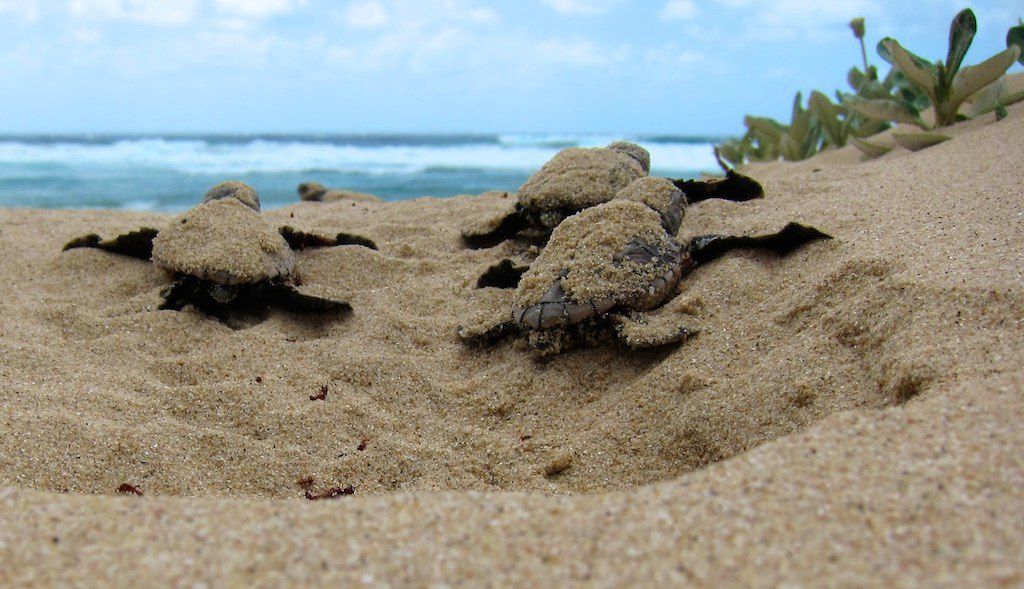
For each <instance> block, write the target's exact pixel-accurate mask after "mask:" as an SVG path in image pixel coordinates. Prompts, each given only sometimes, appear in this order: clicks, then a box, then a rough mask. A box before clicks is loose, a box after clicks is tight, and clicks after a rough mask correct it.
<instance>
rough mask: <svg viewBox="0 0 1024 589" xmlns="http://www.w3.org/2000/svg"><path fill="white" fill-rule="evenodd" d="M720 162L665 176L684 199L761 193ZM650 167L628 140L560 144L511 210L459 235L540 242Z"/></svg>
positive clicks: (474, 242)
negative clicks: (704, 174) (715, 174)
mask: <svg viewBox="0 0 1024 589" xmlns="http://www.w3.org/2000/svg"><path fill="white" fill-rule="evenodd" d="M716 157H717V152H716ZM718 163H719V165H721V166H722V168H723V169H724V170H725V171H726V177H725V178H719V179H711V180H671V179H669V181H670V182H672V183H673V184H674V185H675V186H676V187H677V188H679V189H680V190H682V191H683V193H684V194H685V197H686V201H685V202H686V203H694V202H697V201H700V200H705V199H708V198H722V199H726V200H734V201H744V200H750V199H753V198H760V197H762V196H764V190H763V189H762V188H761V185H760V184H758V183H757V182H756V181H755V180H753V179H752V178H749V177H747V176H744V175H742V174H739V173H737V172H736V171H735V170H732V169H731V168H729V167H728V166H727V165H726V164H725V163H724V162H723V161H722V160H721V158H718ZM650 169H651V156H650V154H649V153H648V152H647V150H646V149H644V148H643V147H641V146H639V145H637V144H635V143H630V142H627V141H615V142H612V143H610V144H608V146H606V147H592V148H583V147H569V148H566V149H563V150H561V151H559V152H558V153H557V154H555V156H554V157H553V158H551V159H550V160H549V161H548V162H547V163H545V164H544V165H543V166H542V167H541V169H540V170H538V171H537V173H535V174H534V175H533V176H531V177H530V178H529V179H528V180H527V181H526V182H525V183H524V184H523V185H522V186H521V187H520V188H519V192H518V195H517V199H516V203H515V205H514V207H513V210H512V211H511V212H510V213H508V214H506V215H504V216H502V217H498V218H495V219H491V220H489V221H488V222H487V223H485V224H484V225H483V226H481V227H477V228H472V229H468V230H466V231H463V233H462V241H463V243H464V244H465V245H466V246H467V247H470V248H474V249H478V248H486V247H492V246H495V245H497V244H499V243H501V242H502V241H504V240H506V239H510V238H513V237H521V238H524V239H526V240H527V241H530V242H534V243H544V242H545V241H546V240H547V238H548V236H549V235H550V234H551V231H552V230H553V229H554V228H555V227H557V226H558V224H559V223H561V222H562V220H563V219H565V218H566V217H569V216H570V215H574V214H576V213H578V212H579V211H582V210H583V209H586V208H588V207H592V206H595V205H599V204H601V203H604V202H608V201H609V200H611V199H612V198H614V197H615V195H616V194H617V193H618V192H619V191H620V190H622V189H623V188H625V187H626V186H628V185H629V184H631V183H632V182H634V181H635V180H637V179H639V178H644V177H648V176H649V173H650Z"/></svg>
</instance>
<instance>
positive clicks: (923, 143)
mask: <svg viewBox="0 0 1024 589" xmlns="http://www.w3.org/2000/svg"><path fill="white" fill-rule="evenodd" d="M892 138H893V139H894V140H895V141H896V143H898V144H900V146H901V147H904V148H905V149H909V150H910V151H919V150H922V149H925V148H927V147H931V146H933V145H938V144H939V143H942V142H943V141H948V140H949V139H952V138H951V137H950V136H949V135H941V134H939V133H893V134H892Z"/></svg>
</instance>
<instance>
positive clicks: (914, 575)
mask: <svg viewBox="0 0 1024 589" xmlns="http://www.w3.org/2000/svg"><path fill="white" fill-rule="evenodd" d="M951 133H952V134H953V135H954V136H955V137H954V139H953V140H952V141H948V142H946V143H944V144H940V145H938V146H936V147H933V148H930V149H927V150H925V151H921V152H917V153H909V152H906V151H903V150H898V151H894V152H893V153H890V154H888V155H886V156H884V157H882V158H879V159H877V160H873V161H870V162H860V161H859V160H860V157H859V153H858V152H856V151H855V150H853V149H852V148H845V149H841V150H838V151H834V152H827V153H824V154H821V155H820V156H818V157H816V158H814V159H811V160H808V161H805V162H800V163H795V164H791V163H773V164H759V165H753V166H748V167H747V168H746V172H747V173H749V174H751V175H752V176H754V177H756V178H758V179H759V180H761V181H762V182H763V183H764V185H765V189H766V194H767V196H766V198H765V199H763V200H760V201H753V202H747V203H729V202H721V201H706V202H702V203H698V204H696V205H694V206H692V207H690V208H689V210H688V211H687V213H686V218H685V219H684V221H683V228H682V229H681V231H680V235H682V236H692V235H698V234H702V233H711V232H723V233H737V234H739V233H742V234H748V233H761V232H767V231H774V230H776V229H778V228H779V227H781V226H782V225H783V224H785V223H786V222H788V221H791V220H795V221H800V222H803V223H807V224H811V225H814V226H816V227H818V228H820V229H822V230H824V231H826V232H828V233H830V234H832V235H833V236H834V237H835V239H833V240H831V241H827V242H815V243H812V244H809V245H808V246H806V247H804V248H802V249H800V250H798V251H797V252H795V253H793V254H791V255H789V256H787V257H785V258H781V259H780V258H778V257H774V256H771V255H767V254H763V253H742V252H740V253H733V254H730V255H728V256H726V257H725V258H723V259H721V260H719V261H716V262H714V263H712V264H709V265H707V266H704V267H701V268H699V269H698V270H697V271H696V272H694V273H693V274H692V275H691V276H689V277H688V278H687V279H686V280H685V282H684V283H683V285H682V286H681V289H680V290H681V292H680V294H679V295H678V297H676V298H675V299H674V300H673V301H672V302H671V303H669V304H668V305H666V306H665V307H664V309H663V310H662V311H661V312H660V314H661V319H662V320H665V321H675V322H678V323H679V324H680V325H683V324H685V325H689V326H692V327H694V328H697V329H699V330H700V333H699V335H697V336H696V337H695V338H693V339H690V340H688V341H686V342H685V343H683V344H682V345H681V346H679V347H677V348H674V349H669V350H661V351H646V352H642V353H627V352H625V351H624V350H623V349H621V348H617V347H614V346H605V347H597V348H590V349H584V350H576V351H572V352H569V353H565V354H562V355H560V356H558V357H556V358H555V359H553V360H551V361H548V362H544V363H538V362H536V361H534V360H533V358H532V356H531V355H530V354H529V353H528V351H526V350H524V349H522V347H521V346H519V345H516V344H515V343H509V344H505V345H501V346H498V347H495V348H493V349H489V350H472V349H466V348H464V347H463V346H462V345H461V344H460V342H459V341H458V339H457V338H456V336H455V332H456V329H457V327H458V326H459V325H462V324H468V323H472V322H474V321H479V320H481V319H483V318H487V317H489V316H493V315H495V314H497V313H501V312H502V310H503V309H507V308H508V305H509V303H510V301H511V300H512V295H513V293H512V291H509V290H499V289H480V290H477V289H475V288H474V284H475V280H476V277H477V276H478V275H479V274H480V273H481V272H482V271H483V270H484V269H485V268H487V267H488V266H489V265H491V264H493V263H495V262H497V261H498V260H500V259H501V258H503V257H505V256H509V255H512V256H516V255H518V254H520V253H521V252H520V250H519V249H518V248H517V246H516V245H515V244H513V243H506V244H503V245H500V246H498V247H496V248H492V249H484V250H467V249H463V248H462V247H461V245H460V241H459V233H460V229H461V228H463V227H465V226H469V225H473V224H480V223H483V222H485V221H486V220H487V219H489V218H491V217H494V216H496V215H498V214H500V213H501V212H502V211H503V210H505V209H507V208H508V207H509V206H511V202H512V199H513V198H514V197H512V196H508V195H505V196H503V195H502V194H501V193H488V194H485V195H482V196H465V197H457V198H452V199H434V198H421V199H417V200H412V201H404V202H395V203H383V202H371V201H358V202H353V201H341V202H335V203H329V204H317V203H298V204H296V205H294V206H291V207H288V208H285V209H282V210H276V211H269V212H266V213H264V215H265V216H266V217H267V218H268V219H269V220H270V221H271V222H272V223H274V224H277V225H280V224H290V225H293V226H295V227H297V228H300V229H304V230H321V231H324V232H328V231H331V232H333V231H347V232H352V233H359V234H363V235H366V236H368V237H370V238H372V239H373V240H375V241H376V243H377V244H378V245H379V246H380V251H379V252H377V251H371V250H368V249H366V248H361V247H340V248H328V249H321V250H309V251H305V252H302V253H300V254H299V256H298V261H297V267H298V271H299V272H300V274H301V276H302V280H303V284H304V285H307V286H309V287H310V288H320V289H322V290H323V291H324V292H329V293H331V294H333V295H335V296H338V297H340V298H343V299H344V300H348V301H349V302H350V303H351V304H352V306H353V309H354V311H353V313H352V314H351V315H350V316H348V317H345V318H342V319H341V320H339V321H336V322H333V323H324V324H318V323H317V322H316V321H312V320H310V319H307V318H303V317H300V316H296V315H291V314H288V313H284V312H272V313H271V314H270V315H269V316H268V317H267V318H266V320H265V321H262V322H257V321H251V322H248V323H245V324H242V325H235V326H234V328H232V327H228V326H227V325H224V324H222V323H219V322H217V321H215V320H212V319H210V318H207V317H204V316H203V315H200V314H198V313H196V312H193V311H185V312H180V313H179V312H174V311H157V310H155V309H156V307H157V305H158V304H159V301H160V298H159V291H160V287H161V286H162V285H163V284H165V283H166V281H167V278H166V277H165V276H164V275H163V274H162V273H161V272H160V271H159V270H158V269H156V268H155V267H153V266H152V264H150V263H148V262H142V261H138V260H133V259H127V258H122V257H118V256H115V255H111V254H108V253H105V252H100V251H96V250H85V249H79V250H73V251H69V252H64V253H61V252H60V248H61V246H62V245H63V244H64V243H65V242H66V241H67V240H68V239H70V238H72V237H75V236H78V235H80V234H83V233H89V232H92V231H96V232H99V233H100V234H102V235H104V236H110V235H113V234H115V233H119V232H122V231H126V230H130V229H135V228H137V227H139V226H141V225H146V224H149V225H153V226H155V227H160V226H162V225H163V224H166V223H167V222H168V221H169V220H170V219H171V218H172V217H171V216H170V215H162V214H143V213H131V212H105V211H39V210H10V209H7V210H0V248H2V249H0V251H2V252H3V253H4V255H3V256H2V258H0V271H2V275H3V276H4V278H5V279H4V280H3V281H2V282H0V354H2V357H3V361H2V362H0V432H2V437H0V585H4V586H10V585H20V586H27V585H32V584H36V585H57V584H61V585H76V586H108V585H116V586H128V585H138V584H143V583H146V584H157V585H165V584H194V583H200V582H205V583H206V584H208V585H210V586H280V585H284V584H293V585H299V584H315V585H325V584H327V583H331V584H341V583H342V582H344V583H346V584H348V585H351V586H362V585H377V584H390V585H411V586H428V585H429V586H459V585H463V586H470V585H472V586H481V585H517V586H549V587H553V586H574V585H587V586H665V585H666V584H669V583H671V584H692V585H697V586H722V585H723V584H733V585H737V584H742V585H749V586H778V585H780V584H786V583H788V584H792V585H794V586H800V585H807V586H811V585H813V586H820V585H834V586H855V585H867V584H874V585H889V586H914V585H928V586H958V587H959V586H979V585H988V586H998V585H1005V586H1021V585H1024V426H1022V425H1021V423H1022V420H1024V404H1022V396H1024V369H1022V367H1024V167H1022V166H1021V163H1022V159H1021V156H1020V154H1021V153H1024V108H1022V106H1017V107H1014V108H1011V112H1010V116H1009V117H1008V118H1007V119H1005V120H1003V121H1000V122H994V121H993V117H992V116H991V115H988V116H986V117H983V118H982V119H979V120H975V121H971V122H968V123H964V124H961V125H958V126H957V127H955V128H954V129H952V131H951ZM197 198H198V196H197ZM324 386H326V387H327V389H326V390H327V394H326V397H325V398H322V399H311V397H317V396H319V395H321V394H322V392H323V390H324V389H323V387H324ZM122 485H128V486H125V487H122ZM129 486H130V487H131V488H132V489H138V490H139V492H141V493H143V495H142V496H137V495H135V494H132V493H130V492H129V493H127V494H126V493H120V494H119V493H118V492H117V490H118V488H119V487H121V488H122V489H123V490H125V491H130V489H129ZM348 487H351V489H347V488H348ZM332 488H333V489H346V490H345V491H344V493H348V492H349V491H351V494H345V495H342V496H339V497H337V498H334V499H330V500H323V501H308V500H307V499H305V498H304V494H305V493H306V492H307V490H308V491H309V493H310V494H311V495H314V496H315V495H317V494H323V493H328V494H330V490H331V489H332ZM338 493H339V492H338V491H335V494H338Z"/></svg>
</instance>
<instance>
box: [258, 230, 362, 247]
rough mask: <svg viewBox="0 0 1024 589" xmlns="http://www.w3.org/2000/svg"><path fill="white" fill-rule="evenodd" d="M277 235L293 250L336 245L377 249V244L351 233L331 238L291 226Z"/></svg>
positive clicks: (279, 231)
mask: <svg viewBox="0 0 1024 589" xmlns="http://www.w3.org/2000/svg"><path fill="white" fill-rule="evenodd" d="M277 231H278V233H280V234H281V237H283V238H284V240H285V241H287V242H288V247H290V248H292V249H293V250H304V249H310V248H316V247H334V246H338V245H361V246H363V247H368V248H370V249H373V250H375V249H377V244H376V243H374V242H373V240H372V239H368V238H366V237H363V236H361V235H353V234H351V233H338V234H337V235H335V236H334V237H333V238H332V237H327V236H326V235H320V234H319V233H311V232H308V231H300V230H298V229H296V228H294V227H292V226H291V225H285V226H283V227H281V228H279V229H278V230H277Z"/></svg>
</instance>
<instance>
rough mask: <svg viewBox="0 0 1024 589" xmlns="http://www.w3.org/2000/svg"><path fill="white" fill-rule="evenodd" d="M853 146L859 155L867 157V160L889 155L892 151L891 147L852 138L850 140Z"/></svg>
mask: <svg viewBox="0 0 1024 589" xmlns="http://www.w3.org/2000/svg"><path fill="white" fill-rule="evenodd" d="M851 141H852V142H853V146H854V147H856V148H857V149H859V150H860V152H861V153H863V154H864V155H866V156H868V157H869V158H876V157H879V156H882V155H885V154H887V153H889V152H890V151H891V150H892V146H891V145H879V144H877V143H872V142H870V141H865V140H863V139H858V138H857V137H853V138H852V139H851Z"/></svg>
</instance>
